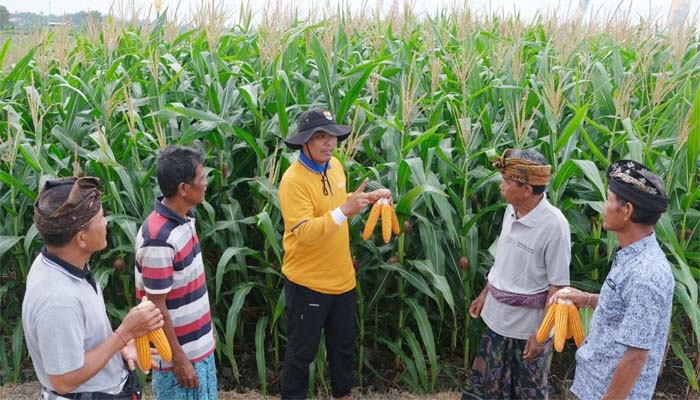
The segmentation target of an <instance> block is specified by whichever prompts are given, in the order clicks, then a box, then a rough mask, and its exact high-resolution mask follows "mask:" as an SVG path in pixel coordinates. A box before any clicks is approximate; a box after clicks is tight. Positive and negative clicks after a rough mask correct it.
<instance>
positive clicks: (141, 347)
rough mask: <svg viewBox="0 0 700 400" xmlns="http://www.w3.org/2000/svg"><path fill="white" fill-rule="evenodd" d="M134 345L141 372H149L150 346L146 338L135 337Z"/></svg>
mask: <svg viewBox="0 0 700 400" xmlns="http://www.w3.org/2000/svg"><path fill="white" fill-rule="evenodd" d="M134 345H135V346H136V354H137V355H138V359H139V367H141V370H142V371H143V372H147V371H149V370H150V369H151V346H150V345H149V343H148V336H146V335H144V336H141V337H137V338H136V339H135V340H134Z"/></svg>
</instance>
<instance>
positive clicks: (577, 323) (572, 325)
mask: <svg viewBox="0 0 700 400" xmlns="http://www.w3.org/2000/svg"><path fill="white" fill-rule="evenodd" d="M568 307H569V331H571V333H572V334H573V336H574V342H575V343H576V347H581V345H582V344H583V339H585V338H586V335H585V334H584V333H583V323H582V322H581V314H579V313H578V309H577V308H576V306H575V305H573V304H570V305H569V306H568Z"/></svg>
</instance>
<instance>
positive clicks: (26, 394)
mask: <svg viewBox="0 0 700 400" xmlns="http://www.w3.org/2000/svg"><path fill="white" fill-rule="evenodd" d="M553 389H554V390H553V392H555V393H553V395H552V397H551V399H552V400H556V399H559V400H574V397H573V396H571V395H569V394H567V393H566V392H565V391H560V390H556V388H553ZM40 390H41V386H40V385H39V383H38V382H28V383H24V384H21V385H8V386H0V399H1V400H37V399H38V398H39V392H40ZM459 397H460V396H459V393H457V392H443V393H434V394H430V395H426V396H417V395H414V394H410V393H406V392H399V391H390V392H389V393H370V394H364V393H358V394H356V395H355V398H356V399H362V400H458V399H459ZM150 399H152V397H150V396H148V395H147V396H145V397H144V400H150ZM262 399H267V400H279V397H278V396H267V397H263V396H262V395H260V393H258V392H256V391H249V392H245V393H235V392H219V400H262ZM654 399H656V400H700V395H698V394H693V393H690V394H688V395H680V394H669V395H667V394H663V393H657V394H656V395H654ZM324 400H325V399H324Z"/></svg>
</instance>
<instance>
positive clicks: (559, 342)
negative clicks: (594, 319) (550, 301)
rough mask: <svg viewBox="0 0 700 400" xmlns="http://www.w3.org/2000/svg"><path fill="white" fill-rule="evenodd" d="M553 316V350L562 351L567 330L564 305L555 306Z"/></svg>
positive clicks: (567, 313) (567, 315)
mask: <svg viewBox="0 0 700 400" xmlns="http://www.w3.org/2000/svg"><path fill="white" fill-rule="evenodd" d="M556 307H557V310H556V312H555V314H554V350H556V351H559V352H561V351H563V350H564V343H565V342H566V335H567V333H568V332H567V331H568V329H569V324H568V322H569V312H568V310H569V309H568V307H566V305H565V304H557V305H556Z"/></svg>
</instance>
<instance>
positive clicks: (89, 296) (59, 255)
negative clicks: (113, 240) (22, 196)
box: [22, 177, 163, 400]
mask: <svg viewBox="0 0 700 400" xmlns="http://www.w3.org/2000/svg"><path fill="white" fill-rule="evenodd" d="M101 199H102V195H101V193H100V190H99V180H98V179H97V178H90V177H84V178H67V179H59V180H49V181H47V182H46V184H45V185H44V187H43V189H42V190H41V192H40V193H39V197H38V199H37V201H36V203H35V204H34V223H35V225H36V227H37V229H38V231H39V233H40V234H41V236H42V238H43V239H44V244H45V247H44V248H43V249H42V251H41V253H40V254H39V255H38V256H37V257H36V259H35V260H34V263H33V264H32V267H31V269H30V271H29V275H28V277H27V288H26V292H25V295H24V301H23V302H22V326H23V328H24V335H25V340H26V342H27V348H28V349H29V355H30V356H31V358H32V362H33V364H34V369H35V371H36V374H37V378H38V379H39V382H41V384H42V386H43V387H44V389H43V392H42V399H45V400H48V399H52V400H53V399H87V398H90V399H120V400H121V399H124V400H127V399H128V400H134V399H139V398H140V391H139V390H138V385H137V380H136V379H135V377H134V376H133V374H130V373H129V371H128V369H127V367H126V366H125V365H124V361H123V360H122V358H124V360H126V361H127V362H128V364H129V368H130V369H132V370H133V368H134V364H135V363H134V361H135V360H136V351H135V349H134V344H133V341H132V339H133V338H135V337H139V336H143V335H145V334H148V333H149V332H151V331H153V330H155V329H158V328H159V327H161V326H162V325H163V316H162V314H161V313H160V310H158V308H156V307H155V305H154V304H153V303H151V302H144V303H141V304H140V305H139V306H137V307H134V308H133V309H131V310H130V311H129V313H128V314H127V315H126V317H125V318H124V321H123V322H122V324H121V325H120V326H119V327H118V328H117V329H116V330H115V331H112V328H111V326H110V323H109V320H108V318H107V312H106V307H105V303H104V299H103V298H102V291H101V289H100V287H99V286H98V285H97V284H96V282H95V279H94V278H93V276H92V272H91V271H90V266H89V264H88V261H89V260H90V256H91V255H92V253H94V252H96V251H99V250H102V249H104V248H105V247H106V246H107V230H106V228H107V220H106V219H105V217H104V213H103V210H102V201H101Z"/></svg>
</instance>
